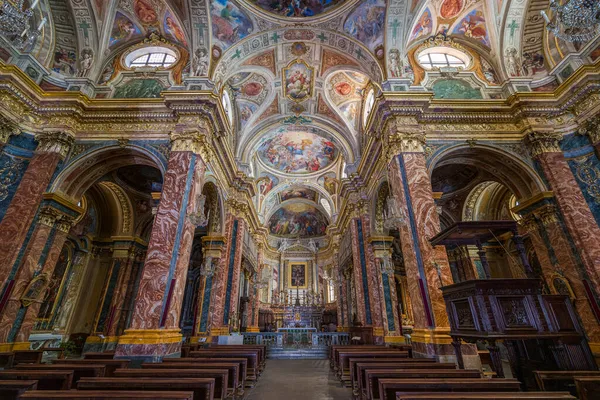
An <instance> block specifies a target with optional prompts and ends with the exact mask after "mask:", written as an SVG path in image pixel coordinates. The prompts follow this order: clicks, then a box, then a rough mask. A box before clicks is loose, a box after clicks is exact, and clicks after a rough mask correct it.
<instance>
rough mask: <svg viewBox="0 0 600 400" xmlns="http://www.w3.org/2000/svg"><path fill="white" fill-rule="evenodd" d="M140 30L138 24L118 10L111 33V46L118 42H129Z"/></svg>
mask: <svg viewBox="0 0 600 400" xmlns="http://www.w3.org/2000/svg"><path fill="white" fill-rule="evenodd" d="M136 33H141V32H139V31H138V29H137V28H136V26H135V25H134V24H133V22H131V21H130V20H129V19H128V18H127V17H126V16H124V15H122V14H120V13H118V12H117V16H116V18H115V22H114V24H113V28H112V32H111V34H110V43H109V46H113V45H115V44H117V43H123V42H127V41H128V40H129V39H131V38H132V37H133V35H135V34H136Z"/></svg>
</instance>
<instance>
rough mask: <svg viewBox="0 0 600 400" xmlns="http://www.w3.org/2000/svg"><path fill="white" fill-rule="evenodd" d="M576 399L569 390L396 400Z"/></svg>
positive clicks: (411, 395) (412, 395) (399, 396)
mask: <svg viewBox="0 0 600 400" xmlns="http://www.w3.org/2000/svg"><path fill="white" fill-rule="evenodd" d="M425 399H427V400H504V399H507V400H508V399H510V400H553V399H554V400H556V399H559V400H576V398H575V397H573V396H571V395H570V394H569V393H568V392H525V393H524V392H519V393H503V392H475V393H469V392H421V393H419V392H408V393H402V392H398V393H396V397H395V400H425Z"/></svg>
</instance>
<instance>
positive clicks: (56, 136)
mask: <svg viewBox="0 0 600 400" xmlns="http://www.w3.org/2000/svg"><path fill="white" fill-rule="evenodd" d="M35 140H37V141H38V142H39V144H38V147H37V149H36V151H38V152H41V153H57V154H59V155H60V156H61V157H62V158H65V157H66V156H67V154H69V151H70V150H71V147H72V146H73V143H75V139H74V138H73V136H72V135H71V134H69V133H67V132H60V131H48V132H40V133H38V134H36V135H35Z"/></svg>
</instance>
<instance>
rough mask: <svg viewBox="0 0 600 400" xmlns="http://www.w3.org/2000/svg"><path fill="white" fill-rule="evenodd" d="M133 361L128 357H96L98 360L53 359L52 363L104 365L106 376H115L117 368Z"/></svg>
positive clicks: (124, 366) (125, 366)
mask: <svg viewBox="0 0 600 400" xmlns="http://www.w3.org/2000/svg"><path fill="white" fill-rule="evenodd" d="M130 362H131V360H127V359H119V360H113V359H96V360H89V359H83V360H80V359H77V360H64V359H63V360H54V361H52V364H61V365H62V364H71V365H94V364H97V365H104V367H105V370H104V376H106V377H111V376H113V374H114V372H115V370H116V369H118V368H127V366H128V365H129V363H130Z"/></svg>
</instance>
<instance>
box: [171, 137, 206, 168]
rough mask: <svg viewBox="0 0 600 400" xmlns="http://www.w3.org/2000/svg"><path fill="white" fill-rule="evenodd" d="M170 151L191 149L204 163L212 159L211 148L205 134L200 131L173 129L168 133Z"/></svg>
mask: <svg viewBox="0 0 600 400" xmlns="http://www.w3.org/2000/svg"><path fill="white" fill-rule="evenodd" d="M170 139H171V151H191V152H193V153H195V154H199V155H200V156H201V157H202V160H203V161H204V162H205V163H208V162H210V161H211V160H212V159H213V153H214V151H213V149H212V147H211V144H210V140H209V139H208V138H207V136H206V134H204V133H201V132H200V131H185V132H178V131H173V132H171V135H170Z"/></svg>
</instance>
